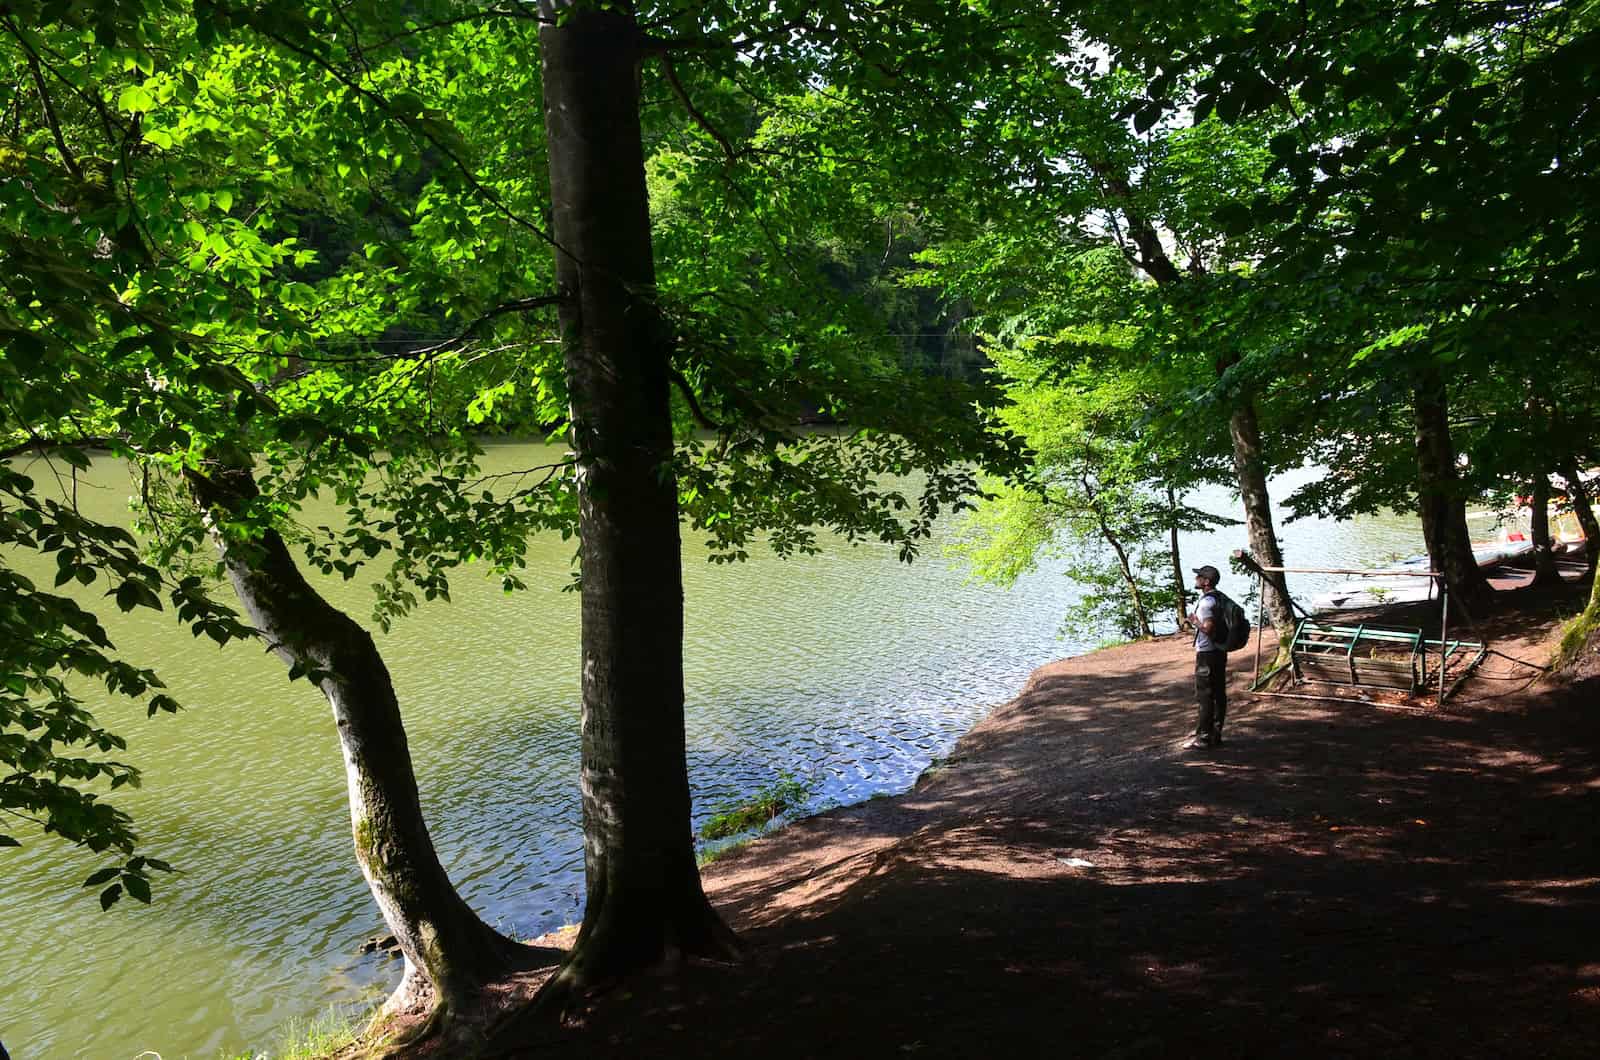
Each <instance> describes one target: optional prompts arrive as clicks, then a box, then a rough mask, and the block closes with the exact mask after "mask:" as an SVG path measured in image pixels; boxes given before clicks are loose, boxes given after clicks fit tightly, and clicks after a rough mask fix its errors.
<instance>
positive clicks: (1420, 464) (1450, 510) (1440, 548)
mask: <svg viewBox="0 0 1600 1060" xmlns="http://www.w3.org/2000/svg"><path fill="white" fill-rule="evenodd" d="M1413 417H1414V419H1413V422H1414V423H1415V425H1416V444H1417V511H1418V514H1420V515H1421V516H1422V534H1423V537H1424V538H1425V539H1426V541H1427V543H1428V560H1429V562H1430V563H1431V564H1432V565H1433V569H1434V570H1436V571H1440V572H1442V573H1443V574H1444V579H1445V583H1446V584H1447V585H1448V586H1449V589H1450V595H1451V598H1452V599H1454V600H1455V601H1456V602H1457V603H1458V604H1460V605H1461V606H1462V607H1464V608H1466V609H1467V610H1468V611H1469V612H1470V611H1472V610H1475V609H1477V608H1479V607H1481V606H1483V605H1484V604H1485V603H1487V602H1488V599H1489V593H1490V592H1492V591H1493V590H1491V589H1490V587H1489V582H1488V579H1486V578H1485V577H1484V576H1483V571H1481V570H1480V569H1479V568H1478V561H1477V560H1476V559H1475V558H1474V557H1473V555H1472V539H1471V538H1470V537H1469V536H1468V534H1467V504H1466V497H1465V495H1464V494H1463V492H1462V490H1461V482H1460V479H1459V477H1458V476H1457V474H1456V449H1455V444H1454V442H1453V441H1452V440H1451V438H1450V419H1449V415H1448V407H1447V405H1446V396H1445V387H1444V382H1443V380H1441V379H1439V378H1437V376H1433V377H1429V378H1424V379H1423V380H1422V381H1421V382H1419V383H1418V384H1417V386H1416V387H1415V389H1414V391H1413Z"/></svg>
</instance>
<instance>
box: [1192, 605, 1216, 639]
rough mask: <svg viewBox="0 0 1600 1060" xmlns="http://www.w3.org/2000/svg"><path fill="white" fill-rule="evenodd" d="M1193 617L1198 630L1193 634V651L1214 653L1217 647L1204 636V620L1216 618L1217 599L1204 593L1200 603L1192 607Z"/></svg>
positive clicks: (1208, 637)
mask: <svg viewBox="0 0 1600 1060" xmlns="http://www.w3.org/2000/svg"><path fill="white" fill-rule="evenodd" d="M1194 617H1195V618H1196V619H1197V620H1198V622H1197V626H1198V628H1197V629H1196V630H1195V634H1194V650H1195V651H1197V652H1200V651H1216V650H1217V645H1215V644H1213V643H1211V638H1210V636H1208V635H1207V634H1206V630H1205V625H1206V619H1208V618H1216V617H1217V598H1216V596H1215V595H1214V594H1212V593H1206V594H1205V595H1204V596H1202V597H1201V598H1200V602H1199V603H1197V604H1195V605H1194Z"/></svg>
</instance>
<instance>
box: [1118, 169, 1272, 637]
mask: <svg viewBox="0 0 1600 1060" xmlns="http://www.w3.org/2000/svg"><path fill="white" fill-rule="evenodd" d="M1091 168H1093V169H1094V172H1095V174H1096V176H1097V177H1098V178H1099V180H1100V186H1101V189H1102V192H1103V193H1104V195H1105V197H1106V198H1107V200H1109V201H1110V203H1111V204H1112V205H1113V206H1114V207H1115V208H1116V209H1117V210H1118V211H1119V212H1120V213H1121V214H1122V216H1123V218H1124V219H1125V221H1126V222H1127V244H1129V245H1131V248H1132V249H1127V247H1126V246H1125V253H1126V254H1127V256H1128V259H1129V261H1130V262H1131V263H1132V264H1134V265H1135V266H1137V267H1138V268H1139V269H1141V270H1143V272H1144V273H1145V274H1146V275H1147V276H1149V277H1150V278H1151V279H1152V280H1154V281H1155V282H1156V284H1157V285H1158V286H1161V287H1177V286H1178V285H1180V284H1183V283H1185V282H1186V281H1185V277H1184V273H1183V272H1182V270H1180V269H1179V268H1178V266H1177V265H1176V264H1175V263H1174V262H1173V260H1172V258H1171V256H1170V255H1169V254H1168V253H1167V251H1166V247H1164V246H1163V245H1162V243H1161V234H1160V233H1159V232H1158V231H1157V230H1156V227H1155V225H1154V224H1153V223H1151V221H1150V219H1149V218H1148V217H1145V216H1144V215H1143V213H1142V212H1141V211H1140V210H1139V209H1138V208H1137V206H1136V198H1135V196H1134V193H1133V188H1132V185H1131V184H1130V183H1129V181H1128V178H1127V175H1126V174H1125V173H1123V172H1121V171H1119V170H1116V169H1114V168H1113V167H1111V166H1110V165H1108V164H1103V163H1095V162H1091ZM1192 267H1193V266H1192ZM1237 363H1238V356H1237V355H1236V354H1233V353H1227V354H1224V355H1223V356H1221V357H1218V358H1217V361H1216V370H1217V376H1218V378H1221V377H1222V376H1223V375H1224V374H1225V373H1226V372H1227V370H1228V369H1229V368H1231V367H1233V365H1235V364H1237ZM1228 435H1229V437H1230V438H1231V440H1232V442H1233V467H1234V471H1235V473H1236V474H1237V475H1238V478H1239V497H1240V500H1241V501H1242V503H1243V505H1244V517H1245V529H1246V531H1247V532H1248V534H1249V537H1250V551H1251V552H1252V553H1254V555H1255V559H1256V562H1257V563H1259V564H1261V566H1263V567H1281V566H1283V550H1282V549H1281V548H1280V547H1279V546H1278V534H1277V531H1276V530H1275V529H1274V527H1273V522H1272V498H1271V495H1270V494H1269V493H1268V492H1267V464H1266V458H1265V450H1264V448H1263V447H1262V444H1261V427H1260V425H1259V423H1258V422H1257V420H1256V406H1255V399H1254V398H1253V397H1252V396H1251V394H1250V393H1249V392H1248V391H1247V390H1240V391H1239V392H1237V393H1236V394H1235V395H1234V396H1233V400H1232V407H1231V411H1230V413H1229V415H1228ZM1263 592H1264V595H1265V597H1266V609H1267V617H1268V619H1269V620H1270V621H1271V622H1272V625H1273V627H1274V628H1275V629H1276V630H1277V632H1278V638H1279V640H1280V641H1284V642H1285V643H1287V639H1288V637H1289V635H1290V634H1291V633H1292V632H1293V630H1294V607H1293V605H1292V604H1291V603H1290V602H1289V583H1288V579H1287V578H1286V577H1285V576H1284V575H1283V574H1282V573H1281V572H1280V573H1277V574H1274V575H1272V576H1271V577H1270V578H1268V579H1266V580H1265V583H1264V587H1263Z"/></svg>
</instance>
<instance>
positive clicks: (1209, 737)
mask: <svg viewBox="0 0 1600 1060" xmlns="http://www.w3.org/2000/svg"><path fill="white" fill-rule="evenodd" d="M1221 580H1222V575H1221V573H1220V572H1219V571H1218V570H1217V568H1215V567H1213V566H1211V565H1210V564H1207V565H1206V566H1204V567H1196V568H1195V569H1194V584H1195V588H1197V589H1199V590H1200V599H1199V601H1198V602H1197V603H1196V604H1195V605H1194V613H1193V614H1191V615H1190V616H1189V621H1190V622H1191V623H1193V625H1194V629H1195V633H1194V694H1195V700H1196V702H1197V703H1198V704H1199V706H1200V716H1199V718H1198V719H1196V721H1195V728H1194V735H1193V736H1191V737H1190V738H1189V742H1188V743H1187V744H1185V745H1184V746H1185V747H1215V746H1217V745H1218V744H1220V743H1221V742H1222V719H1223V717H1224V716H1225V715H1226V714H1227V713H1228V653H1227V651H1226V650H1225V649H1224V648H1223V647H1222V644H1223V637H1224V633H1223V629H1222V623H1221V622H1220V621H1218V617H1219V616H1218V614H1217V611H1218V608H1217V596H1216V591H1215V590H1216V588H1217V582H1219V581H1221ZM1213 636H1214V637H1216V638H1217V639H1216V640H1212V637H1213Z"/></svg>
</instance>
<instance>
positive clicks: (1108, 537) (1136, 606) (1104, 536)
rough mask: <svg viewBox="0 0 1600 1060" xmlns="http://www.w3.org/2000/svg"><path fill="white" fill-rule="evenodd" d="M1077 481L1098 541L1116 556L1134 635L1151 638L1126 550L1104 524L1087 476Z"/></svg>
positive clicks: (1150, 631)
mask: <svg viewBox="0 0 1600 1060" xmlns="http://www.w3.org/2000/svg"><path fill="white" fill-rule="evenodd" d="M1078 481H1080V482H1082V483H1083V491H1084V494H1085V495H1086V496H1088V498H1089V506H1090V507H1091V508H1092V509H1093V510H1094V519H1095V522H1096V523H1097V524H1098V525H1099V527H1100V539H1101V540H1102V541H1104V542H1105V543H1106V544H1108V545H1110V546H1111V550H1112V551H1113V552H1115V553H1116V554H1117V566H1118V568H1119V569H1120V570H1121V571H1122V582H1123V584H1124V585H1126V586H1127V587H1128V598H1129V600H1131V601H1132V602H1133V625H1134V635H1135V636H1137V637H1140V638H1149V637H1153V636H1155V632H1154V631H1153V630H1151V628H1150V615H1149V612H1147V611H1146V610H1145V606H1144V594H1143V593H1141V592H1140V591H1139V579H1138V578H1136V577H1135V576H1134V573H1133V564H1131V563H1130V562H1128V550H1127V549H1125V548H1123V547H1122V542H1121V541H1120V540H1118V538H1117V535H1116V534H1114V533H1113V532H1112V530H1111V526H1110V525H1109V524H1108V523H1107V522H1106V516H1105V512H1104V511H1102V510H1101V508H1100V503H1099V498H1098V495H1097V494H1096V493H1095V491H1094V487H1093V486H1092V485H1090V483H1089V478H1088V476H1087V475H1084V476H1081V477H1080V478H1079V480H1078Z"/></svg>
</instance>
